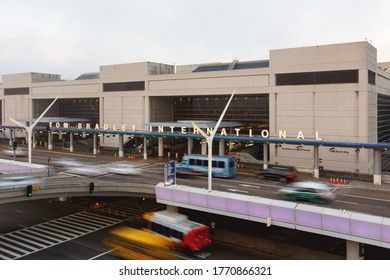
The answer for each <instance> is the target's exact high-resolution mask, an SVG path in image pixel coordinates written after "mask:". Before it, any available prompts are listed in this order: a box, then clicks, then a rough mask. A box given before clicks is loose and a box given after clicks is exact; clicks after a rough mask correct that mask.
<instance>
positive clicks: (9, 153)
mask: <svg viewBox="0 0 390 280" xmlns="http://www.w3.org/2000/svg"><path fill="white" fill-rule="evenodd" d="M14 152H15V156H17V157H25V156H27V154H28V150H27V149H25V148H16V150H15V151H14V149H13V148H9V149H6V150H3V153H4V154H5V155H7V156H14Z"/></svg>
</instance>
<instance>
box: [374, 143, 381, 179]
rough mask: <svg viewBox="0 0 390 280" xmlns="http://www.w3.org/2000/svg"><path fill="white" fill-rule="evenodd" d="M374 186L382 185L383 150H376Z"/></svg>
mask: <svg viewBox="0 0 390 280" xmlns="http://www.w3.org/2000/svg"><path fill="white" fill-rule="evenodd" d="M374 185H382V150H374Z"/></svg>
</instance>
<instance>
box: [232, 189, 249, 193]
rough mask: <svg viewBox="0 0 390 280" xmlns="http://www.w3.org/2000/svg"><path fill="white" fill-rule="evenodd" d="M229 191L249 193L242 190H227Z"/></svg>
mask: <svg viewBox="0 0 390 280" xmlns="http://www.w3.org/2000/svg"><path fill="white" fill-rule="evenodd" d="M227 190H228V191H231V192H240V193H249V192H248V191H241V190H237V189H227Z"/></svg>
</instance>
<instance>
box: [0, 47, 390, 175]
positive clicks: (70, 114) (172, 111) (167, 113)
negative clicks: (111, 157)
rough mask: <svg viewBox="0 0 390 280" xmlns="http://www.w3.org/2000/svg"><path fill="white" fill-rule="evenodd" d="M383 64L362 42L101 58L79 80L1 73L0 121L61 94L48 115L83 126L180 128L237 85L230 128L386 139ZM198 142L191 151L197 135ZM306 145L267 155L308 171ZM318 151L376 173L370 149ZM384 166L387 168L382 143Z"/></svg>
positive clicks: (277, 148) (24, 115) (388, 99)
mask: <svg viewBox="0 0 390 280" xmlns="http://www.w3.org/2000/svg"><path fill="white" fill-rule="evenodd" d="M389 68H390V62H383V63H381V62H378V61H377V50H376V48H375V47H374V46H372V45H371V44H370V43H369V42H367V41H363V42H351V43H342V44H333V45H321V46H310V47H298V48H288V49H278V50H270V51H269V58H266V59H258V60H253V61H238V60H235V61H232V62H226V63H207V64H197V65H167V64H161V63H154V62H140V63H126V64H115V65H105V66H100V69H99V72H93V73H86V74H82V75H80V76H79V77H78V78H77V79H75V80H62V79H61V76H60V75H57V74H46V73H18V74H3V75H2V84H1V85H0V102H1V106H0V108H1V114H0V117H1V120H0V121H1V125H3V126H6V125H13V123H12V122H11V121H10V120H9V117H12V118H14V119H17V120H28V119H33V118H36V117H38V116H39V115H40V114H41V113H42V112H43V111H44V110H45V109H46V107H47V106H48V105H49V104H50V103H51V102H52V101H53V99H54V98H56V97H57V96H59V99H58V100H57V102H56V103H55V105H54V106H53V108H51V109H50V111H49V112H48V113H47V114H46V117H52V118H78V119H85V122H84V123H83V126H88V127H92V128H96V127H99V128H103V127H106V128H108V129H122V130H137V131H138V130H140V131H141V130H147V131H150V130H163V131H167V132H169V131H173V130H177V129H178V130H180V131H181V132H183V134H185V132H188V131H191V129H192V128H191V127H187V128H184V129H183V128H180V127H177V128H176V127H174V125H172V123H175V122H178V123H180V122H183V121H195V122H196V121H216V120H218V118H219V116H220V114H221V113H222V111H223V109H224V107H225V105H226V103H227V101H228V99H229V98H230V96H231V94H232V92H233V91H235V96H234V99H233V100H232V103H231V104H230V106H229V109H228V111H227V113H226V115H225V117H224V121H227V122H229V123H231V124H235V125H234V126H230V127H226V130H227V133H228V134H232V135H237V134H240V135H261V136H262V137H285V138H292V139H296V138H301V139H303V138H304V139H318V140H321V139H322V140H327V141H344V142H359V143H377V142H378V143H389V142H390V136H388V135H389V133H388V132H389V131H390V113H389V112H390V70H388V69H389ZM164 124H165V125H164ZM43 125H44V126H46V124H43ZM52 125H55V124H52ZM58 125H60V126H61V125H63V124H58ZM71 125H72V124H71ZM7 133H8V132H7V131H5V132H4V134H5V136H6V137H9V135H7ZM19 134H20V133H19ZM84 136H85V135H84ZM65 137H66V136H65ZM99 137H100V138H99V143H100V147H101V148H102V149H105V148H106V149H109V148H114V147H117V146H118V138H115V137H113V135H109V134H101V135H99ZM183 139H185V138H183ZM131 140H132V139H130V138H129V139H124V142H128V141H131ZM132 141H134V139H133V140H132ZM153 141H154V140H153V139H149V144H148V145H150V146H153ZM163 141H166V143H169V145H167V147H170V148H171V149H173V147H174V146H175V144H176V146H180V139H164V140H163ZM194 142H195V143H194V151H196V148H197V147H198V146H201V143H197V142H200V141H194ZM133 144H134V143H133ZM134 145H135V144H134ZM226 146H227V149H226V153H227V152H229V151H234V149H236V150H238V151H243V150H246V152H248V153H250V154H251V155H252V156H253V157H254V158H257V159H260V160H261V159H262V156H263V155H262V153H263V146H262V145H256V143H255V144H254V145H253V143H226ZM312 149H313V147H311V146H307V147H306V146H303V147H302V146H300V147H297V146H295V145H288V144H282V145H279V144H278V145H275V144H272V143H270V144H269V148H268V157H269V163H270V164H275V163H277V164H286V165H295V166H297V167H299V168H308V169H310V168H312V167H313V153H312ZM201 150H202V151H203V149H201ZM319 156H320V158H321V165H322V166H323V167H324V169H329V170H340V171H352V172H361V173H372V170H373V166H374V156H373V151H372V150H367V149H363V150H362V149H354V148H337V147H335V148H329V147H321V148H320V150H319ZM388 161H389V162H388ZM388 166H389V167H388ZM382 168H383V169H390V156H389V157H387V152H386V151H385V152H383V153H382Z"/></svg>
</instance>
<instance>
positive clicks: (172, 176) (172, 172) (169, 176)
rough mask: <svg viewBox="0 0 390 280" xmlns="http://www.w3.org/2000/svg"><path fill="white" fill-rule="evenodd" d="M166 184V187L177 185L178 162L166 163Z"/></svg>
mask: <svg viewBox="0 0 390 280" xmlns="http://www.w3.org/2000/svg"><path fill="white" fill-rule="evenodd" d="M164 184H165V185H166V186H170V185H176V161H175V160H171V161H169V162H166V163H164Z"/></svg>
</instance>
